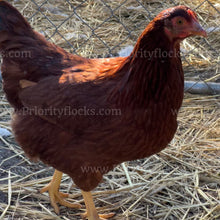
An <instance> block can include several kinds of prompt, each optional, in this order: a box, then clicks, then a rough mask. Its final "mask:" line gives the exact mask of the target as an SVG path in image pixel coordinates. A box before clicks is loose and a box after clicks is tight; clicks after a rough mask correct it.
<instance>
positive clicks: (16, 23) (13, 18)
mask: <svg viewBox="0 0 220 220" xmlns="http://www.w3.org/2000/svg"><path fill="white" fill-rule="evenodd" d="M24 29H25V30H30V31H31V26H30V25H29V23H28V22H27V20H26V19H25V18H24V17H23V16H22V15H21V13H20V12H19V11H18V10H17V9H16V8H15V7H13V6H12V5H10V4H9V3H7V2H6V1H0V31H10V32H14V33H16V34H23V32H22V30H24Z"/></svg>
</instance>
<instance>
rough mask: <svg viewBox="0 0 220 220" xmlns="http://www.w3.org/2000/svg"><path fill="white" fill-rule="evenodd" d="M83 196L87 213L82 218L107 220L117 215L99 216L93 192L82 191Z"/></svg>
mask: <svg viewBox="0 0 220 220" xmlns="http://www.w3.org/2000/svg"><path fill="white" fill-rule="evenodd" d="M82 195H83V198H84V202H85V205H86V213H84V214H82V217H83V218H84V219H85V218H87V219H88V220H105V219H108V218H111V217H112V216H114V215H115V213H109V214H101V215H98V213H97V210H96V208H95V204H94V202H93V199H92V194H91V192H85V191H82Z"/></svg>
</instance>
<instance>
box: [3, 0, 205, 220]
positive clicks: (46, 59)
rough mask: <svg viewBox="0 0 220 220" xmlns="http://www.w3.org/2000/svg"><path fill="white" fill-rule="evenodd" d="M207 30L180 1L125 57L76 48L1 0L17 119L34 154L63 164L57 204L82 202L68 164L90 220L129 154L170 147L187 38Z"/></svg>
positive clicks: (22, 140) (53, 195) (6, 69)
mask: <svg viewBox="0 0 220 220" xmlns="http://www.w3.org/2000/svg"><path fill="white" fill-rule="evenodd" d="M192 35H201V36H206V32H205V31H204V30H203V29H202V27H201V26H200V25H199V23H198V19H197V16H196V14H195V13H194V12H193V11H192V10H191V9H190V8H188V7H185V6H177V7H174V8H170V9H167V10H165V11H162V12H161V13H160V14H158V15H157V16H156V17H155V18H154V19H153V20H152V21H151V22H150V23H149V24H148V26H147V27H146V29H145V30H144V32H143V33H142V34H141V36H140V37H139V39H138V41H137V43H136V45H135V47H134V50H133V52H132V53H131V55H130V56H128V57H125V58H110V59H109V58H108V59H107V58H106V59H86V58H82V57H79V56H76V55H72V54H70V53H68V52H66V51H65V50H63V49H61V48H60V47H57V46H56V45H54V44H52V43H50V42H48V41H46V40H45V38H44V37H43V36H42V35H40V34H39V33H37V32H35V31H33V30H32V28H31V27H30V25H29V24H28V23H27V21H26V20H25V19H24V18H23V16H22V15H21V14H20V13H19V12H18V11H17V10H16V9H15V8H14V7H12V6H11V5H10V4H8V3H6V2H5V1H0V49H1V51H2V54H3V63H2V67H1V69H2V76H3V80H4V82H3V86H4V91H5V93H6V96H7V99H8V101H9V102H10V104H11V105H12V106H13V107H14V109H15V112H14V115H13V121H12V128H13V131H14V135H15V138H16V140H17V142H18V143H19V144H20V145H21V147H22V148H23V150H24V151H25V153H26V154H27V155H28V156H29V157H30V158H31V159H39V160H41V161H43V162H44V163H45V164H48V165H49V166H52V167H54V168H55V169H56V171H55V173H54V176H53V180H52V181H51V183H50V184H49V185H48V186H46V187H45V188H43V189H42V192H44V191H49V195H50V199H51V204H52V206H53V207H54V208H55V211H56V212H59V209H58V206H57V203H60V204H62V205H66V206H69V207H76V208H78V207H80V205H78V204H71V203H69V202H67V201H65V199H64V197H65V196H66V195H64V194H62V193H60V192H59V185H60V181H61V178H62V172H64V173H67V174H68V175H69V176H70V177H71V178H72V179H73V181H74V182H75V184H76V185H77V186H78V187H79V188H80V189H81V190H82V195H83V197H84V200H85V204H86V209H87V218H88V219H89V220H98V219H101V218H108V217H111V214H109V215H108V214H107V215H98V214H97V211H96V209H95V206H94V203H93V200H92V196H91V193H90V191H91V190H93V189H94V188H95V187H96V186H97V185H98V184H99V182H100V181H101V180H102V176H103V175H104V174H105V173H107V172H108V171H110V170H111V169H113V167H114V166H116V165H117V164H120V163H122V162H124V161H129V160H135V159H139V158H144V157H148V156H150V155H152V154H155V153H157V152H159V151H161V150H162V149H164V148H165V147H166V146H167V144H168V143H169V142H170V141H171V140H172V138H173V136H174V134H175V132H176V129H177V112H178V110H179V108H180V106H181V103H182V99H183V85H184V76H183V70H182V64H181V59H180V56H179V52H180V42H181V41H182V40H183V39H185V38H186V37H189V36H192Z"/></svg>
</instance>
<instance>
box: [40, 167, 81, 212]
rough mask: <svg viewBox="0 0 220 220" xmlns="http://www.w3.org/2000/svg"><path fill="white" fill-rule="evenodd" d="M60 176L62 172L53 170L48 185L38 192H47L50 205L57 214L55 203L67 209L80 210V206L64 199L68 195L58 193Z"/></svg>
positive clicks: (57, 208) (57, 209)
mask: <svg viewBox="0 0 220 220" xmlns="http://www.w3.org/2000/svg"><path fill="white" fill-rule="evenodd" d="M62 175H63V173H62V172H60V171H58V170H55V171H54V174H53V178H52V180H51V181H50V183H49V184H48V185H47V186H45V187H44V188H42V189H41V191H40V192H41V193H44V192H46V191H48V193H49V196H50V203H51V205H52V206H53V208H54V210H55V212H56V213H57V214H59V212H60V210H59V207H58V205H57V203H60V204H61V205H63V206H67V207H69V208H77V209H79V208H81V205H80V204H73V203H70V202H67V201H66V200H65V199H64V198H67V197H68V193H62V192H59V188H60V183H61V179H62Z"/></svg>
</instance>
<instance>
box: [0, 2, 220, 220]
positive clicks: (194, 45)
mask: <svg viewBox="0 0 220 220" xmlns="http://www.w3.org/2000/svg"><path fill="white" fill-rule="evenodd" d="M10 2H13V3H14V5H15V6H16V7H18V8H19V9H20V11H21V12H23V14H25V16H26V17H28V18H31V17H32V16H33V18H31V19H30V20H29V22H30V23H31V24H32V26H33V27H34V28H35V29H36V30H38V31H41V32H42V33H44V34H45V36H47V37H51V40H52V41H54V42H56V43H58V44H59V45H60V46H62V47H64V48H66V49H69V50H70V51H73V48H77V49H76V52H77V53H79V54H81V55H83V56H88V57H89V56H94V55H95V56H98V57H99V56H105V55H106V54H109V50H108V49H106V47H105V44H103V42H104V43H106V44H107V45H108V46H109V47H110V48H114V47H115V46H116V45H117V44H118V43H120V42H123V40H125V41H124V42H123V43H122V44H121V45H119V46H118V47H115V48H114V49H112V51H111V53H112V54H113V55H117V53H118V52H119V51H120V50H121V48H123V47H126V46H127V45H134V42H135V41H136V38H137V36H138V35H139V33H140V32H141V31H142V30H143V27H144V26H145V25H146V23H147V22H146V20H147V21H149V18H148V14H147V13H146V10H145V9H143V8H142V7H140V4H139V3H137V1H134V0H128V1H111V2H108V3H106V4H108V5H109V6H110V7H111V8H113V9H116V8H117V7H118V6H119V5H120V4H122V6H121V7H120V8H118V9H116V10H115V12H114V14H115V15H116V17H112V18H110V19H109V20H108V21H107V22H106V23H104V24H103V20H104V19H105V18H108V17H109V16H110V15H111V10H110V9H109V8H107V7H106V6H105V5H104V4H103V3H102V2H101V1H95V0H94V1H91V0H90V1H87V2H85V3H82V1H70V2H72V3H73V5H74V6H75V7H78V8H77V9H76V11H77V13H78V15H79V16H82V19H83V21H86V22H87V23H88V24H89V25H90V26H91V27H93V28H94V27H98V28H97V29H96V30H95V34H96V35H97V36H99V37H100V39H101V40H100V39H99V40H97V38H96V36H94V37H91V38H90V39H89V40H88V41H87V38H88V37H89V36H90V34H91V30H90V28H89V27H88V26H86V25H85V24H84V23H83V21H82V20H80V19H78V17H77V16H75V15H73V16H72V18H71V19H70V20H68V21H66V22H64V24H63V25H62V26H61V27H60V28H59V29H58V30H59V31H60V33H62V35H63V36H64V37H65V38H66V39H67V40H68V41H69V42H70V43H71V44H73V48H71V47H70V45H69V44H68V43H67V42H66V41H65V40H64V39H63V38H62V37H61V36H60V34H58V33H55V34H54V27H53V25H52V24H51V23H50V22H48V20H47V19H46V18H45V17H44V16H42V14H40V13H39V12H38V13H36V9H37V7H36V5H35V4H34V3H33V2H32V1H30V0H24V1H10ZM36 2H37V3H38V4H39V5H40V4H41V3H42V4H43V3H44V1H40V0H39V1H36ZM140 2H141V3H143V5H144V6H145V7H147V9H148V10H149V11H150V12H151V13H152V15H151V16H152V17H153V16H154V15H155V14H156V13H158V12H159V11H160V10H161V9H162V8H167V7H170V6H171V5H173V4H171V2H170V1H167V2H166V4H163V5H161V3H159V1H158V2H157V1H140ZM202 2H203V1H194V2H193V4H194V5H193V6H195V5H199V4H200V3H202ZM210 2H211V3H212V4H213V5H215V7H216V8H218V9H219V10H220V8H219V7H220V5H219V3H217V1H214V0H213V1H210ZM181 3H184V2H181ZM184 4H188V5H190V4H192V3H190V2H189V1H188V0H186V1H185V3H184ZM41 11H42V12H43V13H44V14H45V15H46V16H47V17H49V18H50V19H51V21H52V22H53V23H54V24H55V25H56V26H57V25H59V24H61V23H62V22H63V21H64V20H65V19H66V18H67V17H68V16H70V15H72V14H73V10H72V9H71V8H70V7H69V5H68V4H67V3H65V1H62V2H61V1H58V0H53V1H52V0H51V1H49V0H48V1H46V3H45V4H43V5H42V7H41ZM197 12H198V13H199V14H200V15H201V17H202V19H203V21H202V22H203V23H204V24H205V26H206V27H207V28H210V30H211V31H212V32H211V33H210V34H209V38H208V39H206V40H204V39H196V40H195V39H190V40H187V41H184V43H183V49H184V50H183V52H185V53H189V54H188V55H186V60H184V66H185V67H184V68H185V72H186V73H187V74H186V77H188V78H190V79H191V78H193V79H194V80H195V79H199V78H200V77H202V78H203V79H206V80H207V81H219V69H218V68H219V67H218V64H219V63H218V62H219V61H218V59H219V52H218V51H219V49H220V44H219V42H218V41H217V40H216V39H217V37H219V29H217V30H216V29H214V30H213V28H212V27H219V21H220V19H219V13H218V12H217V11H216V10H215V9H214V8H213V7H212V6H210V4H209V3H207V2H206V3H205V4H202V5H201V6H200V7H199V8H198V9H197ZM119 21H122V22H123V23H124V24H125V25H126V27H128V28H129V29H130V30H134V31H133V32H132V33H131V36H129V37H128V32H127V31H126V30H125V29H124V28H123V27H122V26H121V24H120V23H119ZM112 29H113V30H112ZM84 41H86V43H85V42H84ZM102 41H103V42H102ZM207 42H208V43H207ZM208 44H210V45H212V47H213V48H215V50H216V52H215V51H214V52H213V50H212V49H211V48H210V47H209V46H208ZM217 53H218V54H217ZM0 106H1V111H0V126H1V127H3V128H7V129H9V130H10V113H11V109H10V106H9V105H8V103H7V101H6V100H5V97H4V95H3V92H2V91H1V92H0ZM178 121H179V128H178V131H177V133H176V135H175V138H174V139H173V141H172V142H171V144H170V145H169V147H168V148H166V149H165V150H164V151H162V152H161V153H159V154H157V155H154V156H152V157H150V158H146V159H144V160H138V161H131V162H128V163H126V164H125V168H126V169H125V168H124V167H122V166H118V167H116V168H115V169H114V171H112V172H110V173H109V174H108V175H105V176H104V181H103V183H101V184H100V185H99V187H97V188H96V189H95V191H94V197H95V202H96V207H101V208H100V209H99V211H100V213H101V212H110V211H114V212H116V216H115V217H114V218H113V219H118V220H122V219H123V220H127V219H129V220H136V219H153V220H154V219H160V220H165V219H169V220H175V219H182V220H183V219H187V220H190V219H192V220H194V219H203V220H212V219H220V191H219V189H220V138H219V137H220V110H219V95H216V96H203V97H201V96H192V95H189V94H185V99H184V103H183V107H182V108H181V111H180V114H179V117H178ZM126 170H127V172H126ZM52 173H53V169H52V168H49V167H46V166H45V165H44V164H42V163H32V162H30V161H29V160H28V159H27V158H26V157H25V155H24V154H23V151H22V150H21V149H20V147H19V146H17V145H16V143H15V141H14V139H13V137H12V136H10V137H7V138H6V137H4V138H3V137H0V215H2V216H1V217H0V219H22V220H23V219H42V220H44V219H80V213H82V212H83V210H74V209H68V208H65V207H61V214H60V216H56V215H55V214H54V212H53V209H52V208H51V206H50V204H49V198H48V195H47V194H39V193H38V191H39V189H41V187H43V186H44V185H45V184H46V183H47V182H48V181H49V180H50V178H51V175H52ZM61 187H62V190H63V191H69V192H70V195H71V198H70V199H69V200H70V201H78V202H80V203H81V204H83V200H82V197H81V194H80V191H79V189H77V188H74V185H73V187H72V183H71V180H70V179H69V178H68V176H65V177H64V178H63V182H62V186H61Z"/></svg>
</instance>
